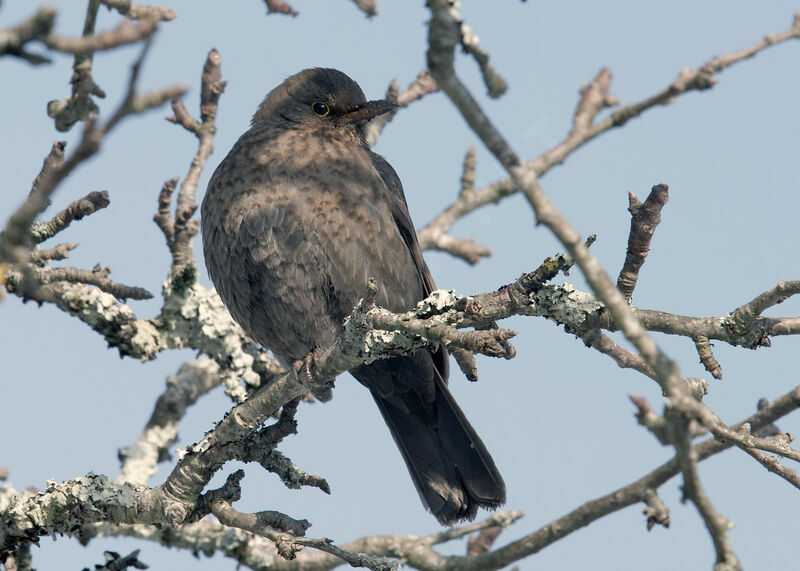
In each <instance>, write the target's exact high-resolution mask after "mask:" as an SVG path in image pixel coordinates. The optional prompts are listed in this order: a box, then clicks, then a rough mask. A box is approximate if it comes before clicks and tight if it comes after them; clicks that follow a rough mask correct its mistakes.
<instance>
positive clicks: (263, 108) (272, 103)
mask: <svg viewBox="0 0 800 571" xmlns="http://www.w3.org/2000/svg"><path fill="white" fill-rule="evenodd" d="M396 107H397V104H395V103H391V102H389V101H385V100H377V101H367V98H366V97H364V92H363V91H361V88H360V87H359V86H358V84H357V83H356V82H355V81H353V80H352V79H350V78H349V77H348V76H347V75H345V74H344V73H342V72H341V71H338V70H336V69H327V68H311V69H305V70H303V71H301V72H300V73H297V74H295V75H292V76H291V77H288V78H287V79H286V80H285V81H284V82H283V83H281V84H280V85H279V86H278V87H276V88H275V89H273V90H272V91H270V93H269V94H268V95H267V97H266V98H265V99H264V101H262V102H261V105H259V107H258V110H257V111H256V113H255V115H253V125H254V126H258V125H259V124H269V125H283V126H285V127H286V128H307V129H313V130H315V131H316V130H320V129H322V130H324V129H334V130H338V129H355V130H357V131H358V132H359V133H361V131H362V129H363V126H364V124H365V123H366V122H367V121H369V120H370V119H373V118H374V117H377V116H378V115H381V114H383V113H386V112H388V111H391V110H392V109H395V108H396Z"/></svg>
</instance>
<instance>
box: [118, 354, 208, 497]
mask: <svg viewBox="0 0 800 571" xmlns="http://www.w3.org/2000/svg"><path fill="white" fill-rule="evenodd" d="M218 385H219V365H218V364H217V363H216V362H214V361H212V360H211V359H209V358H208V357H206V356H200V357H198V358H197V359H196V360H194V361H192V362H190V363H184V364H183V365H181V367H180V369H179V370H178V372H177V373H176V374H174V375H171V376H170V377H168V378H167V388H166V390H165V391H164V392H163V393H162V394H161V396H160V397H158V400H157V401H156V405H155V408H154V409H153V414H152V415H151V416H150V420H148V421H147V425H146V426H145V428H144V431H143V432H142V434H141V435H140V436H139V438H137V439H136V442H134V443H133V444H132V445H131V446H130V447H128V448H123V449H122V450H120V453H119V456H120V459H121V460H122V469H121V470H120V474H119V476H118V477H117V482H118V483H123V482H129V483H131V484H134V485H145V484H147V482H148V480H149V479H150V477H151V476H152V475H153V474H155V473H156V465H157V464H158V463H159V462H162V461H164V460H165V459H168V458H169V448H170V446H172V445H173V444H175V442H176V441H177V439H178V424H179V422H180V420H181V419H182V418H183V415H184V414H185V412H186V409H187V408H188V407H190V406H191V405H192V404H194V403H195V401H197V399H198V398H200V397H201V396H202V395H204V394H205V393H207V392H208V391H210V390H211V389H213V388H214V387H216V386H218Z"/></svg>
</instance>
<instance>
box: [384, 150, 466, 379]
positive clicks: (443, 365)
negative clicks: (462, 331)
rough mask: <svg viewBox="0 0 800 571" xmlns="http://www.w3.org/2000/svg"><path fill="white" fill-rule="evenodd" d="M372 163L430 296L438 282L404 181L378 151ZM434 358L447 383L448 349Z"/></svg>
mask: <svg viewBox="0 0 800 571" xmlns="http://www.w3.org/2000/svg"><path fill="white" fill-rule="evenodd" d="M370 154H371V158H372V164H373V165H375V169H376V170H377V171H378V174H380V175H381V179H383V182H384V184H385V185H386V188H387V189H388V190H389V203H390V206H391V211H392V216H393V217H394V221H395V223H396V224H397V228H398V230H400V235H401V236H402V237H403V241H404V242H405V244H406V247H407V248H408V251H409V253H410V254H411V259H412V260H414V265H415V266H416V268H417V273H418V274H419V276H420V278H421V279H422V283H423V286H424V290H425V295H426V296H428V295H430V294H431V292H432V291H433V290H435V289H436V284H435V283H434V282H433V276H431V272H430V270H429V269H428V265H427V264H426V263H425V259H424V258H423V257H422V250H420V247H419V241H418V240H417V231H416V230H415V229H414V224H413V223H412V222H411V215H410V214H409V212H408V204H407V203H406V195H405V193H404V192H403V183H401V182H400V177H399V176H397V173H396V172H395V170H394V169H393V168H392V165H390V164H389V162H388V161H387V160H386V159H384V158H383V157H382V156H380V155H379V154H377V153H370ZM433 360H434V364H435V366H436V370H437V371H438V372H439V375H440V376H441V378H442V381H443V382H444V383H445V384H446V383H447V377H448V376H449V373H450V366H449V359H448V357H447V350H446V349H445V348H444V347H443V346H439V348H438V349H437V350H436V351H435V352H433Z"/></svg>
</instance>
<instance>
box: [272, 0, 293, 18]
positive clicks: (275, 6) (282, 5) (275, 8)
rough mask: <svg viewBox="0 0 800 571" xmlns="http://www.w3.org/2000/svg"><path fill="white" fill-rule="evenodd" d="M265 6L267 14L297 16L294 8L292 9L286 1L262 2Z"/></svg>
mask: <svg viewBox="0 0 800 571" xmlns="http://www.w3.org/2000/svg"><path fill="white" fill-rule="evenodd" d="M264 3H265V4H266V5H267V14H286V15H288V16H297V12H295V10H294V8H292V7H291V6H290V5H289V3H288V2H286V0H264Z"/></svg>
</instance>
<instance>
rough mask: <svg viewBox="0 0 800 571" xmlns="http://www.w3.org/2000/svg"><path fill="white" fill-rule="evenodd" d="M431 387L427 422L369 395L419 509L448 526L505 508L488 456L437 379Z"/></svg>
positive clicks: (502, 486)
mask: <svg viewBox="0 0 800 571" xmlns="http://www.w3.org/2000/svg"><path fill="white" fill-rule="evenodd" d="M435 382H436V395H435V399H434V401H433V402H432V403H430V404H428V405H427V406H432V407H434V410H433V414H432V415H426V416H428V418H429V419H430V420H429V421H426V420H425V419H424V418H422V417H420V416H419V415H416V414H413V413H411V414H409V412H408V409H406V410H402V409H400V408H398V407H397V406H395V405H394V404H392V402H391V401H389V400H387V399H384V398H382V397H381V396H380V395H377V394H375V393H374V392H373V393H372V394H373V397H374V398H375V402H376V403H377V404H378V408H379V409H380V411H381V414H382V415H383V418H384V420H385V421H386V424H387V426H388V427H389V430H390V432H391V433H392V437H393V438H394V440H395V442H396V443H397V446H398V448H399V449H400V452H401V454H402V456H403V460H405V463H406V466H407V467H408V471H409V473H410V474H411V479H412V480H413V481H414V485H415V486H416V488H417V492H418V493H419V496H420V498H421V499H422V502H423V504H425V506H426V507H427V508H428V509H429V510H430V511H431V512H432V513H433V514H434V515H435V516H436V519H438V520H439V522H440V523H441V524H442V525H451V524H453V523H455V522H457V521H459V520H464V519H467V520H471V519H474V518H475V515H476V514H477V511H478V508H479V507H485V508H496V507H498V506H500V505H501V504H503V503H504V502H505V500H506V488H505V484H504V483H503V478H502V477H501V476H500V473H499V472H498V470H497V467H496V466H495V464H494V460H492V457H491V455H490V454H489V451H488V450H487V449H486V446H484V444H483V442H482V441H481V439H480V437H479V436H478V435H477V433H476V432H475V429H474V428H472V426H471V425H470V424H469V421H467V419H466V417H465V416H464V413H463V412H462V411H461V409H460V408H459V406H458V404H457V403H456V401H455V399H454V398H453V396H452V395H451V394H450V391H449V390H448V389H447V386H446V385H445V384H444V382H443V381H442V379H441V378H440V377H439V375H438V374H437V375H436V381H435ZM395 396H396V395H395ZM404 396H405V397H406V398H413V397H412V395H411V394H409V393H406V395H404ZM404 400H405V399H404ZM408 408H412V407H408Z"/></svg>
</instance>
